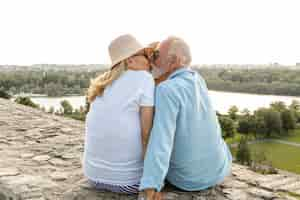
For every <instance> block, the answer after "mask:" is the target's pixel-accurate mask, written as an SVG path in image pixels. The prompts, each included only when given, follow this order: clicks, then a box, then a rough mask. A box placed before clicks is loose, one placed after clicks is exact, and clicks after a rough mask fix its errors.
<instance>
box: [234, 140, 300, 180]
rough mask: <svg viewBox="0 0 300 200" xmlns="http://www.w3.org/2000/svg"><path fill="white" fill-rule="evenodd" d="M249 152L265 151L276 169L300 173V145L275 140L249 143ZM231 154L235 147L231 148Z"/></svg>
mask: <svg viewBox="0 0 300 200" xmlns="http://www.w3.org/2000/svg"><path fill="white" fill-rule="evenodd" d="M250 149H251V152H255V151H258V152H261V151H262V152H265V155H266V157H267V160H269V161H271V162H272V164H273V166H274V167H276V168H278V169H283V170H286V171H290V172H294V173H297V174H300V147H294V146H291V145H286V144H280V143H276V142H260V143H256V144H251V145H250ZM231 151H232V153H233V154H235V153H236V148H231Z"/></svg>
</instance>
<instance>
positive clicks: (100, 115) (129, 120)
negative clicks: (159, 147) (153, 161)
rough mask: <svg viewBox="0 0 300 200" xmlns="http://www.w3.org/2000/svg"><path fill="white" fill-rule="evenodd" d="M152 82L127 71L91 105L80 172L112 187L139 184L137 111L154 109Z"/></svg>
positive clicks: (149, 77) (141, 74)
mask: <svg viewBox="0 0 300 200" xmlns="http://www.w3.org/2000/svg"><path fill="white" fill-rule="evenodd" d="M154 87H155V86H154V80H153V78H152V75H151V74H150V73H148V72H147V71H133V70H128V71H126V72H125V73H124V74H122V75H121V76H120V78H118V79H117V80H115V81H114V82H113V83H112V84H111V85H110V86H108V87H106V89H105V90H104V93H103V95H102V96H98V97H96V99H95V100H94V101H93V102H92V103H91V106H90V111H89V112H88V114H87V118H86V134H85V145H84V159H83V170H84V174H85V176H86V177H87V178H89V179H91V180H94V181H100V182H102V183H106V184H114V185H132V184H137V183H139V182H140V178H141V176H142V172H143V159H142V142H141V125H140V113H139V112H140V107H141V106H153V105H154Z"/></svg>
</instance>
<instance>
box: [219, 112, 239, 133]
mask: <svg viewBox="0 0 300 200" xmlns="http://www.w3.org/2000/svg"><path fill="white" fill-rule="evenodd" d="M219 122H220V125H221V129H222V136H223V137H224V138H229V137H234V134H235V132H236V129H235V126H234V121H233V120H232V119H231V118H229V117H226V116H220V117H219Z"/></svg>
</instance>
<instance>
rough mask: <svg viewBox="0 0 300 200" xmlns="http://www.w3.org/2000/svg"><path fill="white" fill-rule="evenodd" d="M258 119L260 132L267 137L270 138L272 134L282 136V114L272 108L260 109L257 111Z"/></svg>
mask: <svg viewBox="0 0 300 200" xmlns="http://www.w3.org/2000/svg"><path fill="white" fill-rule="evenodd" d="M255 115H256V117H257V119H258V121H257V123H258V130H260V131H261V132H262V133H263V134H265V136H267V137H270V136H271V134H272V133H275V134H280V133H281V132H282V121H281V116H280V112H278V111H276V110H274V109H271V108H260V109H258V110H256V111H255Z"/></svg>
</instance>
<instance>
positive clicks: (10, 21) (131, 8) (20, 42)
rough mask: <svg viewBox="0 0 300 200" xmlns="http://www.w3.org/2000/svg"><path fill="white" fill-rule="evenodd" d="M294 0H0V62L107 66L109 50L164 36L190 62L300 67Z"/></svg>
mask: <svg viewBox="0 0 300 200" xmlns="http://www.w3.org/2000/svg"><path fill="white" fill-rule="evenodd" d="M299 8H300V1H299V0H184V1H179V0H148V1H144V0H126V1H125V0H123V1H122V0H106V1H104V0H26V1H25V0H0V65H3V64H18V65H31V64H97V63H99V64H100V63H101V64H102V63H103V64H107V63H110V59H109V54H108V45H109V43H110V41H111V40H113V39H114V38H116V37H117V36H119V35H121V34H126V33H130V34H132V35H134V36H135V37H136V38H137V39H138V40H139V41H140V42H141V43H142V44H145V45H146V44H148V43H150V42H153V41H160V40H163V39H164V38H166V37H167V36H169V35H175V36H179V37H181V38H183V39H184V40H185V41H186V42H187V43H188V44H189V45H190V47H191V51H192V56H193V61H192V63H193V64H268V63H274V62H277V63H281V64H295V63H296V62H300V11H299Z"/></svg>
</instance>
